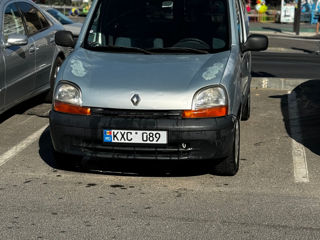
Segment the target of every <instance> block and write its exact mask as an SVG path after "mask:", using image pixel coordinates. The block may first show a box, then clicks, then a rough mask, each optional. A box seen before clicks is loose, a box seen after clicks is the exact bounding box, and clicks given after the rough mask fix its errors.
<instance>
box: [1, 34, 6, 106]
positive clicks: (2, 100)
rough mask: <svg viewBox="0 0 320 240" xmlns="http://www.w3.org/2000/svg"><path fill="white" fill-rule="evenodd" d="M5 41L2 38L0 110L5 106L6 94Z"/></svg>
mask: <svg viewBox="0 0 320 240" xmlns="http://www.w3.org/2000/svg"><path fill="white" fill-rule="evenodd" d="M1 46H3V41H2V38H1V37H0V109H1V108H3V106H4V94H5V68H6V66H5V61H4V56H3V53H2V52H3V48H2V47H1Z"/></svg>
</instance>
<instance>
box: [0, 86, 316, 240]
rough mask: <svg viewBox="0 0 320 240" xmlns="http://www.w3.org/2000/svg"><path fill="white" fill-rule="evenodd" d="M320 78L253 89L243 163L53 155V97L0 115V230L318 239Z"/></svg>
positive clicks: (11, 233)
mask: <svg viewBox="0 0 320 240" xmlns="http://www.w3.org/2000/svg"><path fill="white" fill-rule="evenodd" d="M317 89H320V81H316V80H314V81H307V82H305V83H303V84H301V85H300V86H298V87H296V88H295V89H294V90H293V91H292V92H291V91H290V92H288V91H276V90H257V89H252V90H251V99H252V106H251V107H252V109H251V111H252V112H251V118H250V119H249V121H246V122H241V154H240V157H241V162H240V170H239V172H238V174H237V175H236V176H234V177H222V176H217V175H214V174H212V172H211V171H210V167H211V163H210V162H199V161H194V162H169V161H168V162H162V161H159V162H154V161H143V162H142V161H118V162H115V161H111V160H98V159H83V160H82V161H81V162H79V163H70V164H66V166H63V167H58V166H57V165H56V163H55V161H54V159H53V155H52V145H51V140H50V132H49V129H48V112H49V111H50V104H45V103H42V102H41V101H38V102H36V104H34V101H33V102H32V104H31V103H30V102H29V103H26V104H24V105H22V106H19V107H18V108H15V109H13V110H11V111H10V112H8V113H6V114H4V115H3V116H1V118H0V133H1V138H0V208H1V214H0V222H1V224H0V239H319V238H320V223H319V221H318V218H319V214H320V197H319V196H320V194H319V193H320V174H319V170H320V156H319V155H320V147H319V137H318V136H319V134H320V111H319V109H320V99H319V96H318V95H317V91H318V90H317Z"/></svg>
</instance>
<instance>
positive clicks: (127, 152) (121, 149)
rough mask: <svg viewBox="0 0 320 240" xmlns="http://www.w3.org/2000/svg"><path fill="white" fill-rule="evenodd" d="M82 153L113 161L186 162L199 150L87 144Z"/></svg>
mask: <svg viewBox="0 0 320 240" xmlns="http://www.w3.org/2000/svg"><path fill="white" fill-rule="evenodd" d="M83 150H84V151H87V152H91V153H93V152H94V155H95V156H97V157H106V158H114V159H141V160H149V159H155V160H187V159H190V157H191V155H193V153H195V152H196V151H199V149H196V148H192V147H188V146H187V147H186V148H182V147H180V146H165V147H150V146H139V147H137V146H119V145H95V144H88V145H86V146H85V147H84V148H83Z"/></svg>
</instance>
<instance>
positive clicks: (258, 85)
mask: <svg viewBox="0 0 320 240" xmlns="http://www.w3.org/2000/svg"><path fill="white" fill-rule="evenodd" d="M311 80H312V79H308V78H264V77H261V78H252V80H251V88H254V89H273V90H284V91H292V90H293V89H295V88H296V87H297V86H299V85H301V84H302V83H305V82H308V81H311Z"/></svg>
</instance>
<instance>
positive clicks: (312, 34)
mask: <svg viewBox="0 0 320 240" xmlns="http://www.w3.org/2000/svg"><path fill="white" fill-rule="evenodd" d="M250 33H254V34H264V35H272V36H284V37H291V38H303V37H314V38H317V34H316V33H315V32H300V34H299V35H296V33H294V32H286V31H283V32H277V31H257V30H253V31H250Z"/></svg>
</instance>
